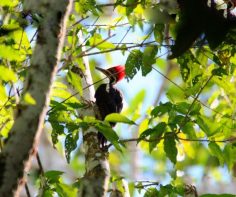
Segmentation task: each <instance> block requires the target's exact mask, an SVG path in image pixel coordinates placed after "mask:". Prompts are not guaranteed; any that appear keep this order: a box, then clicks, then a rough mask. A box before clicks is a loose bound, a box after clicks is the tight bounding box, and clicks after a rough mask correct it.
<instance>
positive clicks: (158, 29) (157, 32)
mask: <svg viewBox="0 0 236 197" xmlns="http://www.w3.org/2000/svg"><path fill="white" fill-rule="evenodd" d="M164 29H165V25H164V24H155V27H154V29H153V31H154V32H153V33H154V37H155V40H156V41H157V42H158V43H160V44H161V43H162V42H163V39H164V33H163V32H164Z"/></svg>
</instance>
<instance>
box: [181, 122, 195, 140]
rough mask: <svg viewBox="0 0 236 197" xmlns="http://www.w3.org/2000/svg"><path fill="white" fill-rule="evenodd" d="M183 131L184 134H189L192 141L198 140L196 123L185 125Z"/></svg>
mask: <svg viewBox="0 0 236 197" xmlns="http://www.w3.org/2000/svg"><path fill="white" fill-rule="evenodd" d="M182 131H183V133H185V134H187V135H188V136H189V138H192V139H196V138H197V136H196V132H195V129H194V123H192V122H187V123H185V124H184V126H183V127H182Z"/></svg>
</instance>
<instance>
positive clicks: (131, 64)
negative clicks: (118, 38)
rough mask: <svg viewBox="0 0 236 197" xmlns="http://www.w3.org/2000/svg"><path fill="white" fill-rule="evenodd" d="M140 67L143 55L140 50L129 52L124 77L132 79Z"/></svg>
mask: <svg viewBox="0 0 236 197" xmlns="http://www.w3.org/2000/svg"><path fill="white" fill-rule="evenodd" d="M141 67H143V53H142V52H141V51H140V50H137V49H134V50H132V51H131V52H130V54H129V56H128V58H127V60H126V63H125V73H126V76H127V77H128V78H129V79H132V78H133V77H134V75H135V74H136V73H137V71H138V70H140V68H141Z"/></svg>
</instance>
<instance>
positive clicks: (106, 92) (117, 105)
mask: <svg viewBox="0 0 236 197" xmlns="http://www.w3.org/2000/svg"><path fill="white" fill-rule="evenodd" d="M96 69H97V70H99V71H101V72H102V73H103V74H105V75H106V76H107V77H108V79H109V82H108V83H105V84H101V85H100V86H99V87H98V88H97V90H96V92H95V99H96V102H95V103H96V105H97V107H98V110H99V112H100V115H101V119H102V120H104V119H105V117H106V116H107V115H108V114H111V113H120V112H121V110H122V108H123V97H122V94H121V92H120V91H119V90H118V89H117V88H115V87H114V85H115V84H116V83H117V82H118V81H120V80H122V79H123V78H124V77H125V67H124V66H122V65H118V66H114V67H111V68H109V69H102V68H99V67H96ZM110 125H111V126H112V127H114V126H115V123H110ZM98 140H99V142H100V144H101V146H102V147H104V146H105V144H106V141H107V140H106V138H105V137H104V136H103V135H102V134H101V133H100V132H99V133H98Z"/></svg>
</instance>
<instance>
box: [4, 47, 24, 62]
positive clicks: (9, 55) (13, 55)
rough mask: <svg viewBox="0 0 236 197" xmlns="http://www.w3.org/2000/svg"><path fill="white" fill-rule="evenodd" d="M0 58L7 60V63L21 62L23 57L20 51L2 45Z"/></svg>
mask: <svg viewBox="0 0 236 197" xmlns="http://www.w3.org/2000/svg"><path fill="white" fill-rule="evenodd" d="M0 58H4V59H8V60H9V61H13V60H14V61H23V60H24V59H25V56H24V55H22V53H21V51H20V50H16V49H14V48H12V47H10V46H6V45H4V44H1V45H0Z"/></svg>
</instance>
